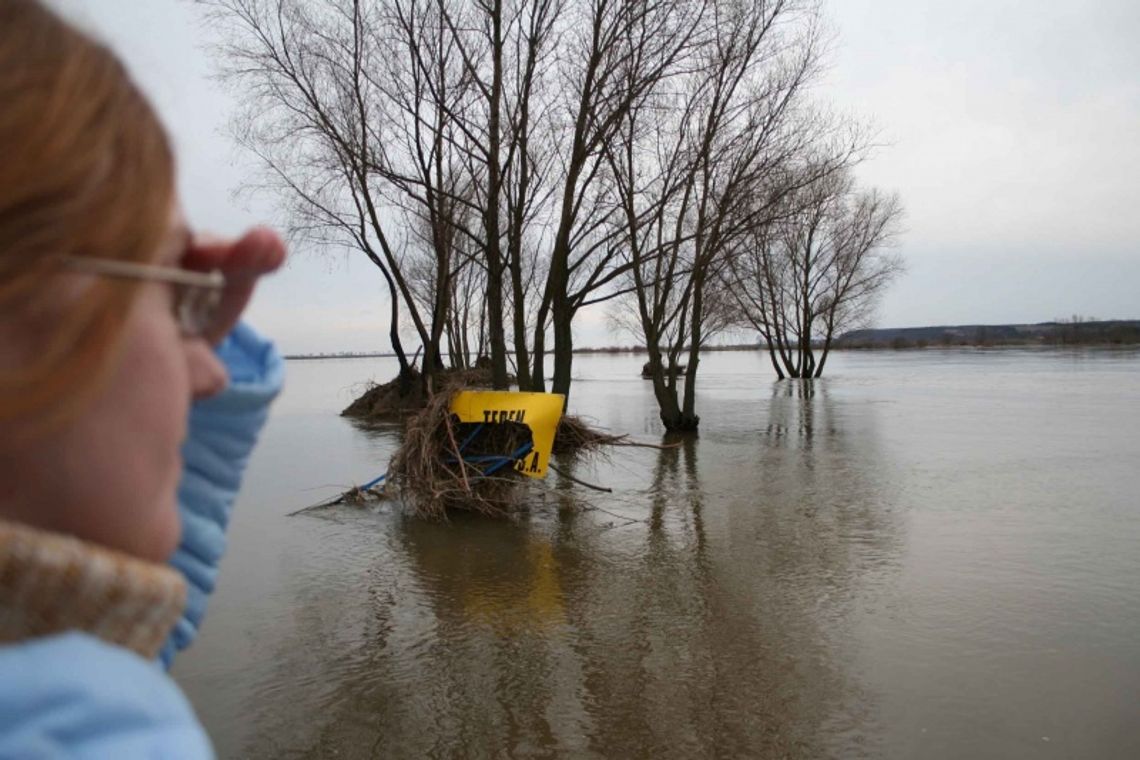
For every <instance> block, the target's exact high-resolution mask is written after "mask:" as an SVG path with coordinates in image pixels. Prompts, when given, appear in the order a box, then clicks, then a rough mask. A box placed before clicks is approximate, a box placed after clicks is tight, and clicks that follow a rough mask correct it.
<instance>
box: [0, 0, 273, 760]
mask: <svg viewBox="0 0 1140 760" xmlns="http://www.w3.org/2000/svg"><path fill="white" fill-rule="evenodd" d="M0 156H2V158H0V757H56V756H91V757H133V756H146V757H183V756H185V757H200V756H209V755H210V754H211V750H210V745H209V742H208V740H207V738H206V736H205V734H204V732H203V731H202V728H201V726H200V725H199V723H198V721H197V719H196V718H195V717H194V714H193V712H192V710H191V709H190V707H189V705H188V704H187V702H186V700H185V698H184V697H183V696H182V694H181V693H180V692H179V690H178V688H177V686H176V685H175V684H174V682H173V681H172V680H171V679H170V678H169V676H167V675H166V672H165V667H168V666H169V665H170V662H171V660H172V658H173V656H174V654H175V652H176V651H177V650H179V649H181V648H183V647H185V646H187V645H188V644H189V643H190V641H191V640H192V639H193V637H194V635H195V632H196V630H197V627H198V625H199V623H200V622H201V619H202V615H203V613H204V611H205V602H206V596H207V595H208V593H209V592H210V590H211V589H212V588H213V583H214V578H215V574H216V565H217V562H218V560H219V559H220V557H221V554H222V551H223V549H224V542H225V534H224V531H225V527H226V523H227V521H228V517H229V510H230V507H231V506H232V503H233V499H234V496H235V494H236V490H237V488H238V485H239V483H240V480H241V474H242V471H243V469H244V466H245V462H246V461H247V458H248V456H249V452H250V449H251V448H252V446H253V444H254V441H255V439H256V436H257V434H258V432H259V430H260V428H261V425H262V423H263V422H264V419H265V415H266V412H267V408H268V404H269V402H270V401H271V400H272V398H273V397H274V396H275V395H276V393H277V391H278V389H279V387H280V383H281V376H282V362H281V359H280V358H279V356H278V354H277V353H276V351H275V350H274V348H273V347H272V345H271V344H269V343H268V342H266V341H264V340H263V339H262V338H260V337H259V336H257V335H256V334H255V333H254V332H253V331H252V330H250V329H249V328H246V327H244V326H238V325H237V321H238V317H239V316H240V314H241V312H242V310H243V309H244V307H245V305H246V302H247V301H248V299H249V296H250V294H251V293H252V290H253V287H254V284H255V283H256V281H257V279H258V278H259V277H260V276H262V275H264V274H266V273H268V272H271V271H273V270H274V269H276V268H277V267H278V266H280V264H281V263H282V260H283V258H284V249H283V247H282V244H281V242H280V240H279V238H277V236H276V235H274V234H273V233H272V232H269V231H267V230H260V229H259V230H254V231H252V232H250V233H248V234H246V235H245V236H244V237H242V238H241V239H240V240H237V241H230V242H203V241H202V240H201V239H198V238H195V236H194V235H193V234H192V233H191V231H189V230H188V229H187V228H186V224H185V222H184V221H183V219H182V217H181V214H180V211H179V205H178V201H177V198H176V197H175V189H174V187H175V183H174V160H173V156H172V154H171V149H170V145H169V142H168V140H167V138H166V135H165V133H164V131H163V129H162V127H161V125H160V124H159V122H158V120H157V118H156V116H155V114H154V112H153V111H152V109H151V108H150V106H149V105H148V104H147V102H146V101H145V99H144V98H143V97H142V95H141V94H140V93H139V91H138V90H137V88H136V87H135V86H134V84H133V83H132V82H131V81H130V79H129V78H128V76H127V74H126V72H125V70H124V69H123V67H122V65H121V64H120V63H119V62H118V61H117V60H116V59H115V57H114V56H113V55H112V54H111V53H110V52H109V51H108V50H106V49H105V48H103V47H102V46H100V45H99V44H97V43H95V42H93V41H92V40H90V39H88V38H87V37H86V36H84V35H83V34H81V33H79V32H78V31H76V30H75V29H73V28H71V27H70V26H68V25H67V24H66V23H64V22H63V21H61V20H60V19H59V18H58V17H56V16H55V15H54V14H53V13H51V12H50V11H48V10H46V9H45V8H44V7H43V6H41V5H40V4H39V3H38V2H36V1H35V0H0Z"/></svg>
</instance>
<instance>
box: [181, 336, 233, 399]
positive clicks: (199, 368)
mask: <svg viewBox="0 0 1140 760" xmlns="http://www.w3.org/2000/svg"><path fill="white" fill-rule="evenodd" d="M186 351H187V357H186V358H187V361H188V362H189V366H190V393H191V396H192V397H193V399H194V400H195V401H197V400H198V399H203V398H209V397H210V396H215V395H217V394H219V393H221V392H222V390H223V389H224V388H225V387H226V383H227V382H228V381H229V377H228V376H227V375H226V368H225V367H224V366H223V365H222V363H221V361H220V360H219V359H218V357H217V355H216V354H215V353H214V351H213V349H211V348H210V346H209V344H208V343H206V341H204V340H192V341H189V342H188V344H187V346H186Z"/></svg>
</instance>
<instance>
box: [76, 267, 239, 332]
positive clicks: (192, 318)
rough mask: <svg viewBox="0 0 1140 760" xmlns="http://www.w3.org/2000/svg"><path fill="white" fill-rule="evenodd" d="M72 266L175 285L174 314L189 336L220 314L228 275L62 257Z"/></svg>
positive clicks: (112, 275)
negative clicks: (219, 310) (219, 309)
mask: <svg viewBox="0 0 1140 760" xmlns="http://www.w3.org/2000/svg"><path fill="white" fill-rule="evenodd" d="M59 259H60V261H62V262H63V263H64V264H65V265H67V267H68V268H70V269H74V270H76V271H79V272H86V273H89V274H97V275H101V276H103V277H115V278H119V279H124V280H147V281H151V282H165V283H168V284H170V285H172V286H173V288H174V317H175V319H176V320H177V322H178V327H179V329H180V330H181V331H182V334H183V335H185V336H187V337H198V336H200V335H202V334H203V333H204V332H205V331H206V330H207V329H208V328H209V327H210V325H211V324H213V322H214V319H215V317H216V316H217V314H218V307H219V306H221V303H222V291H223V290H224V289H225V286H226V278H225V276H224V275H223V274H222V273H221V272H219V271H217V270H214V271H212V272H191V271H190V270H187V269H178V268H175V267H164V266H158V265H155V264H139V263H136V262H133V261H118V260H114V259H98V258H93V257H90V256H60V257H59Z"/></svg>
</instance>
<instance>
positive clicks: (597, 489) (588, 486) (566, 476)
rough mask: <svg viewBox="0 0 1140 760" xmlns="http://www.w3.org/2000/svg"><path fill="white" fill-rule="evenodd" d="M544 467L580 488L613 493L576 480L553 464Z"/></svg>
mask: <svg viewBox="0 0 1140 760" xmlns="http://www.w3.org/2000/svg"><path fill="white" fill-rule="evenodd" d="M546 466H547V467H549V468H550V469H552V470H554V471H555V472H557V473H558V474H559V475H561V476H562V477H564V478H566V479H567V480H569V481H572V482H574V483H577V484H578V485H580V486H585V487H586V488H589V489H592V490H594V491H601V492H602V493H613V492H614V489H612V488H606V487H605V486H596V485H594V484H593V483H587V482H586V481H584V480H579V479H578V478H576V477H574V476H573V475H571V474H570V473H568V472H565V471H563V470H560V469H558V468H557V467H555V466H554V463H553V462H551V463H549V464H547V465H546Z"/></svg>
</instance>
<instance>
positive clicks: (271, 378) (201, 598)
mask: <svg viewBox="0 0 1140 760" xmlns="http://www.w3.org/2000/svg"><path fill="white" fill-rule="evenodd" d="M218 356H219V357H220V358H221V359H222V361H223V362H224V363H225V365H226V368H227V369H228V371H229V375H230V382H229V385H228V386H227V388H226V390H225V391H223V392H222V393H221V394H219V395H218V396H215V397H213V398H210V399H206V400H204V401H200V402H198V403H196V404H195V405H194V407H193V409H192V410H191V412H190V426H189V433H188V435H187V438H186V442H185V443H184V444H183V448H182V456H183V461H184V465H183V471H182V481H181V483H180V484H179V487H178V502H179V508H180V510H181V514H182V540H181V543H180V544H179V547H178V550H177V551H176V552H175V554H174V556H173V557H172V558H171V560H170V563H171V565H173V566H174V567H175V568H176V569H178V570H179V571H180V572H181V573H182V574H183V575H184V576H185V577H186V581H187V584H188V586H189V588H188V594H187V600H186V610H185V612H184V613H183V615H182V619H181V620H179V622H178V624H177V625H176V626H175V628H174V630H173V632H172V633H171V635H170V639H169V640H168V641H167V642H166V645H165V646H164V647H163V650H162V652H161V653H160V654H159V658H160V659H161V661H162V663H163V665H165V666H166V667H170V664H171V662H172V661H173V659H174V655H175V654H176V653H177V652H178V651H179V650H181V649H185V648H186V647H187V646H189V645H190V642H191V641H193V639H194V636H195V635H196V634H197V632H198V627H199V626H200V625H201V623H202V618H203V617H204V616H205V614H206V601H207V599H208V597H209V595H210V593H211V592H212V591H213V590H214V582H215V579H216V578H217V574H218V562H219V561H220V560H221V558H222V554H223V553H224V552H225V548H226V526H227V525H228V524H229V518H230V511H231V509H232V508H233V503H234V499H235V498H236V497H237V492H238V489H239V488H240V486H241V480H242V475H243V473H244V472H245V466H246V463H247V462H248V461H249V456H250V453H251V451H252V450H253V446H254V444H255V443H256V442H257V437H258V434H259V433H260V432H261V428H262V426H263V425H264V424H265V419H266V417H267V416H268V414H269V404H270V402H272V401H273V399H274V397H276V395H277V393H278V392H279V391H280V389H281V384H282V381H283V379H284V362H283V361H282V359H281V356H280V355H279V354H278V353H277V350H276V348H274V346H273V344H272V343H270V342H269V341H268V340H266V339H264V338H262V337H261V336H260V335H258V334H257V333H256V332H254V331H253V330H252V329H251V328H249V327H247V326H245V325H239V326H238V327H237V328H236V329H235V330H234V331H233V333H231V334H230V336H229V337H228V338H226V340H225V341H224V342H223V343H222V345H221V346H219V347H218Z"/></svg>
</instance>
